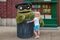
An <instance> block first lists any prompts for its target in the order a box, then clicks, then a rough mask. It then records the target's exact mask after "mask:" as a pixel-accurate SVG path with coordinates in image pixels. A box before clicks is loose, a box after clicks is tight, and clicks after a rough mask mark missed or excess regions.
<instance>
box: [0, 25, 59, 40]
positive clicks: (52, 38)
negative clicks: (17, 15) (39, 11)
mask: <svg viewBox="0 0 60 40" xmlns="http://www.w3.org/2000/svg"><path fill="white" fill-rule="evenodd" d="M16 35H17V34H16V27H8V26H7V27H5V26H4V27H0V40H60V27H59V28H58V30H56V31H54V30H51V31H50V30H41V35H40V38H39V39H35V38H34V37H32V38H29V39H21V38H18V37H17V36H16Z"/></svg>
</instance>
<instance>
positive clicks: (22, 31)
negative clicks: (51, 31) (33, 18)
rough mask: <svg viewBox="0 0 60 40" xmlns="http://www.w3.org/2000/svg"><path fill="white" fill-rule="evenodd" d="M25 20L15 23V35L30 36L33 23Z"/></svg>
mask: <svg viewBox="0 0 60 40" xmlns="http://www.w3.org/2000/svg"><path fill="white" fill-rule="evenodd" d="M26 22H27V20H25V21H23V22H22V23H18V24H17V36H18V37H19V38H30V37H32V36H33V27H34V23H33V22H32V23H26Z"/></svg>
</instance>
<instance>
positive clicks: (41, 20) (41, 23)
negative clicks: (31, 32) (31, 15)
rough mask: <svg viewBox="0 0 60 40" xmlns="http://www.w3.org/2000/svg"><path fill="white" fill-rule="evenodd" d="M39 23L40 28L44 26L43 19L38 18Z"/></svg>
mask: <svg viewBox="0 0 60 40" xmlns="http://www.w3.org/2000/svg"><path fill="white" fill-rule="evenodd" d="M39 23H40V25H41V27H43V26H44V21H43V19H42V18H40V20H39Z"/></svg>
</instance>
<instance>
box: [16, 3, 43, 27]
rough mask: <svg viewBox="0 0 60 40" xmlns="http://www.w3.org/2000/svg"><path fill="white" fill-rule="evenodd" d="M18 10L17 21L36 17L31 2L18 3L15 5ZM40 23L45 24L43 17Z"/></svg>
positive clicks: (20, 21)
mask: <svg viewBox="0 0 60 40" xmlns="http://www.w3.org/2000/svg"><path fill="white" fill-rule="evenodd" d="M15 7H16V8H17V9H18V11H17V16H16V22H17V23H22V22H23V21H24V20H28V19H29V20H32V19H33V18H34V14H33V13H32V10H31V8H32V5H31V3H18V4H16V6H15ZM40 24H41V26H43V25H44V22H43V20H42V19H40Z"/></svg>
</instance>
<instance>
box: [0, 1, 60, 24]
mask: <svg viewBox="0 0 60 40" xmlns="http://www.w3.org/2000/svg"><path fill="white" fill-rule="evenodd" d="M23 1H24V0H7V1H5V2H2V1H0V25H16V19H15V18H16V14H17V9H16V8H15V4H16V3H17V2H23ZM59 4H60V0H58V3H57V23H58V25H60V18H59V17H60V11H59V10H60V5H59Z"/></svg>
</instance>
